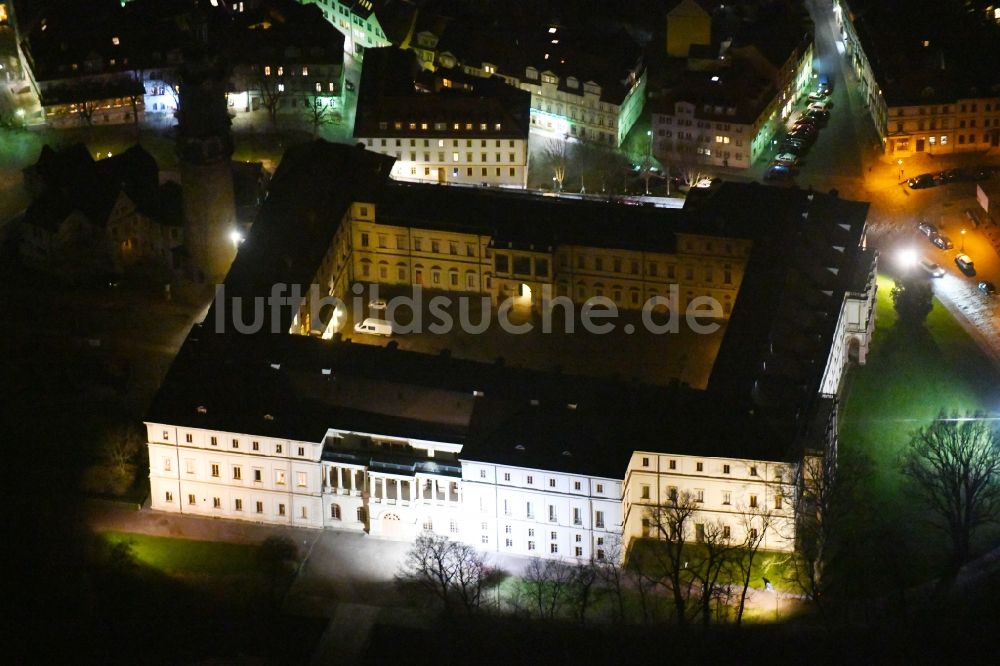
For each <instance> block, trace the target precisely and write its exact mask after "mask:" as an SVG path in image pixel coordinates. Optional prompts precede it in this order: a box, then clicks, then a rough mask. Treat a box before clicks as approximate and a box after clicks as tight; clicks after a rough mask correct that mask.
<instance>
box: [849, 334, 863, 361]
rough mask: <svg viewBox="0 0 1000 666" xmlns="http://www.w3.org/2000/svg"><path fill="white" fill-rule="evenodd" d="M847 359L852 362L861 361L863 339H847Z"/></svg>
mask: <svg viewBox="0 0 1000 666" xmlns="http://www.w3.org/2000/svg"><path fill="white" fill-rule="evenodd" d="M847 360H848V361H850V362H851V363H858V362H860V361H861V341H860V340H858V339H857V338H851V339H850V340H848V341H847Z"/></svg>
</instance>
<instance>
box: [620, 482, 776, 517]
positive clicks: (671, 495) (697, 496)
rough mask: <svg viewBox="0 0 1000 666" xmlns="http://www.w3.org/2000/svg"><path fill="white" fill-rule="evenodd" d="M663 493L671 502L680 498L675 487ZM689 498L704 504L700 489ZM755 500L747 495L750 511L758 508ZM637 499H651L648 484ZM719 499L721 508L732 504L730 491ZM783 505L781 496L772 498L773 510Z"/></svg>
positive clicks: (722, 493)
mask: <svg viewBox="0 0 1000 666" xmlns="http://www.w3.org/2000/svg"><path fill="white" fill-rule="evenodd" d="M664 492H665V494H666V496H667V499H669V500H670V501H671V502H676V501H677V500H678V498H679V497H680V491H679V489H678V488H677V486H667V487H666V488H665V489H664ZM691 498H692V499H693V500H694V501H695V502H698V503H699V504H702V503H704V502H705V490H704V489H702V488H695V489H693V490H692V491H691ZM757 498H758V496H757V495H755V494H752V495H749V502H750V503H749V506H750V508H751V509H756V508H758V506H759V503H758V500H757ZM639 499H643V500H649V499H652V497H651V486H649V485H648V484H645V483H644V484H641V485H640V486H639ZM720 499H721V504H722V505H723V506H731V505H732V503H733V493H732V491H730V490H723V491H721V496H720ZM783 505H784V502H783V498H782V496H781V495H775V496H774V508H775V509H776V510H779V511H780V510H781V508H782V506H783Z"/></svg>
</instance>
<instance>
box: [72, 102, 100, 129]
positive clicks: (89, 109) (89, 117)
mask: <svg viewBox="0 0 1000 666" xmlns="http://www.w3.org/2000/svg"><path fill="white" fill-rule="evenodd" d="M77 108H78V109H79V111H80V115H81V116H83V120H84V122H86V123H87V127H90V126H92V125H93V124H94V112H95V111H97V102H94V101H93V100H89V99H88V100H84V101H83V103H82V104H80V105H79V106H78V107H77Z"/></svg>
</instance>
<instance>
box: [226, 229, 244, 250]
mask: <svg viewBox="0 0 1000 666" xmlns="http://www.w3.org/2000/svg"><path fill="white" fill-rule="evenodd" d="M229 240H231V241H232V242H233V247H239V246H240V243H242V242H243V234H241V233H240V231H239V229H233V230H232V231H230V232H229Z"/></svg>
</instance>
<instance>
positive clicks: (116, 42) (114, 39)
mask: <svg viewBox="0 0 1000 666" xmlns="http://www.w3.org/2000/svg"><path fill="white" fill-rule="evenodd" d="M111 43H112V44H114V45H115V46H118V45H119V44H121V43H122V42H121V40H120V39H118V38H117V37H112V38H111Z"/></svg>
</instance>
